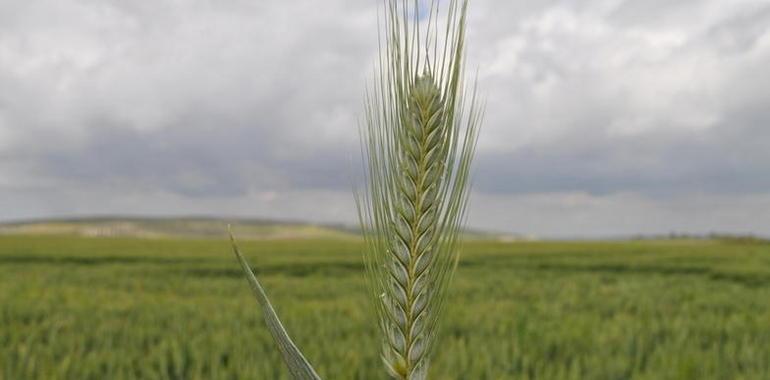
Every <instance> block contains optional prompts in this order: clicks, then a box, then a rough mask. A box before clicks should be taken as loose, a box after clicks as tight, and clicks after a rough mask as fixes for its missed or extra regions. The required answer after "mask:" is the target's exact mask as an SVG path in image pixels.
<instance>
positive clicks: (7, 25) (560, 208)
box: [0, 0, 770, 237]
mask: <svg viewBox="0 0 770 380" xmlns="http://www.w3.org/2000/svg"><path fill="white" fill-rule="evenodd" d="M378 4H379V2H378V1H377V0H324V1H323V2H319V1H318V0H280V1H279V0H216V1H215V0H139V1H118V0H112V1H110V0H29V1H13V0H0V220H17V219H26V218H38V217H49V216H72V215H98V214H138V215H191V214H192V215H201V214H205V215H223V216H249V217H264V218H282V219H303V220H310V221H329V222H347V223H354V221H355V211H354V206H353V198H352V195H351V188H352V183H353V182H354V181H355V177H356V175H355V173H356V170H357V168H358V167H359V165H360V156H359V153H358V152H359V148H358V134H357V119H358V117H359V116H360V115H361V108H362V107H361V105H362V93H363V89H364V86H365V84H366V82H367V80H368V78H369V77H370V73H371V71H372V65H373V62H374V60H375V57H376V54H377V52H376V39H377V31H376V25H377V24H376V18H377V7H378ZM468 27H469V36H468V44H469V50H468V54H469V64H470V66H471V69H473V70H475V69H476V68H477V69H478V73H479V86H480V88H481V90H482V92H483V94H484V96H485V97H486V99H487V103H488V105H487V117H486V123H485V125H484V126H483V130H482V132H481V136H480V141H479V150H478V156H477V161H476V166H475V171H474V192H473V195H472V208H471V211H470V224H471V226H472V227H475V228H483V229H491V230H497V231H508V232H519V233H525V234H532V235H537V236H546V237H567V236H585V237H591V236H614V235H625V234H635V233H665V232H669V231H677V232H697V233H704V232H710V231H724V232H734V233H756V234H762V235H770V72H769V71H768V68H770V0H730V1H725V0H702V1H698V0H679V1H668V0H644V1H642V0H625V1H623V0H548V1H523V0H486V1H485V0H475V1H472V2H471V9H470V19H469V26H468Z"/></svg>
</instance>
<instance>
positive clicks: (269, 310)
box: [227, 226, 321, 380]
mask: <svg viewBox="0 0 770 380" xmlns="http://www.w3.org/2000/svg"><path fill="white" fill-rule="evenodd" d="M227 232H228V233H229V235H230V243H231V244H232V247H233V253H234V254H235V257H236V258H237V259H238V262H239V263H240V264H241V268H242V269H243V271H244V272H245V274H246V279H247V281H248V282H249V286H250V287H251V290H252V291H253V293H254V297H255V298H256V299H257V303H259V305H260V306H261V308H262V315H263V317H264V319H265V324H266V325H267V328H268V330H269V331H270V335H272V337H273V341H274V342H275V344H276V346H278V350H279V351H280V352H281V356H282V358H283V361H284V363H286V366H287V367H288V369H289V373H291V376H292V378H293V379H295V380H321V377H319V376H318V374H317V373H316V371H315V369H313V366H312V365H310V362H309V361H308V360H307V359H306V358H305V356H304V355H303V354H302V352H301V351H300V350H299V348H297V345H295V344H294V341H292V340H291V337H290V336H289V334H288V332H286V329H285V328H284V327H283V323H281V320H280V319H279V318H278V315H277V314H276V312H275V309H273V305H272V304H271V303H270V299H269V298H268V297H267V293H265V289H264V288H263V287H262V284H261V283H260V282H259V280H257V276H255V275H254V272H253V271H252V270H251V267H250V266H249V263H248V261H246V258H245V257H243V254H241V251H240V249H239V248H238V244H237V243H236V242H235V237H234V236H233V231H232V230H231V229H230V226H227Z"/></svg>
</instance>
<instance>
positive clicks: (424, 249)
mask: <svg viewBox="0 0 770 380" xmlns="http://www.w3.org/2000/svg"><path fill="white" fill-rule="evenodd" d="M419 5H420V1H418V0H413V1H410V0H386V1H385V15H386V16H385V17H384V23H385V35H384V36H383V35H381V37H380V52H381V58H380V62H379V66H378V69H377V80H376V81H375V83H374V86H373V87H372V88H370V89H369V90H367V97H366V118H365V120H364V121H363V123H362V140H363V146H364V149H363V153H364V161H365V163H366V164H365V169H366V173H367V184H366V189H365V191H363V192H358V193H357V197H356V200H357V205H358V210H359V216H360V220H361V224H362V229H363V231H364V235H365V239H366V242H367V248H366V255H365V258H366V264H367V265H366V267H367V278H368V280H369V281H368V283H369V288H370V291H371V292H372V296H373V297H374V298H375V299H376V300H377V301H376V302H375V308H376V310H377V313H378V317H379V324H380V329H381V331H382V333H383V341H384V349H383V355H382V357H383V360H384V362H385V364H386V367H387V369H388V372H389V373H390V375H391V376H393V377H394V378H397V379H409V380H420V379H424V378H426V376H427V371H428V367H429V357H430V354H431V351H432V349H433V348H434V342H435V339H436V333H437V330H438V327H439V320H440V316H441V310H442V308H443V305H444V303H445V299H446V288H447V285H448V283H449V280H450V279H451V277H452V274H453V273H454V269H455V267H456V263H457V259H458V249H457V243H458V238H459V234H460V229H461V225H462V224H463V222H464V216H465V210H466V205H467V199H468V197H467V195H468V192H467V189H468V172H469V166H470V162H471V159H472V157H473V153H474V149H475V143H476V132H477V128H478V126H479V124H480V122H481V114H482V113H481V112H479V107H478V106H477V104H476V100H475V95H474V94H475V91H474V92H473V93H472V94H471V96H470V99H469V101H468V102H467V103H466V102H465V101H464V99H466V98H465V97H464V96H463V93H464V91H463V88H464V86H463V75H462V64H463V60H464V55H463V51H464V50H463V49H464V37H465V14H466V9H467V0H466V1H454V0H452V1H450V2H449V5H448V7H447V11H446V18H447V23H446V28H445V29H443V37H442V38H438V34H439V33H437V32H438V31H439V29H438V22H437V19H438V15H439V10H438V5H437V2H436V1H433V3H432V4H431V6H430V9H429V10H428V11H427V14H426V13H425V11H422V10H421V9H420V6H419ZM426 16H427V18H428V20H427V23H424V22H423V21H424V20H423V19H424V18H425V17H426ZM421 24H423V26H422V27H421Z"/></svg>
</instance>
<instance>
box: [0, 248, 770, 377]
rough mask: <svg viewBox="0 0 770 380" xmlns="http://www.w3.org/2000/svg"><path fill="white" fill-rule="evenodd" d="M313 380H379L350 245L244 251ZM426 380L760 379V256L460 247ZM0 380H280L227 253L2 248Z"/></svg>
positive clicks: (765, 370) (768, 295)
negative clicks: (315, 376)
mask: <svg viewBox="0 0 770 380" xmlns="http://www.w3.org/2000/svg"><path fill="white" fill-rule="evenodd" d="M242 248H243V250H244V251H245V253H246V254H247V256H248V257H249V259H250V260H251V261H252V264H253V265H254V266H255V267H256V268H257V271H258V273H259V275H260V276H261V278H262V279H263V282H264V285H265V286H266V287H267V289H268V292H269V293H270V294H271V297H272V299H273V302H274V303H275V304H276V305H277V309H278V312H279V314H280V315H281V317H282V319H283V320H284V323H285V324H286V325H287V328H288V330H289V331H290V333H291V334H292V335H293V336H294V338H295V341H296V342H297V343H298V345H299V346H300V347H301V348H302V350H303V351H304V352H305V354H306V355H307V356H308V358H309V359H310V360H311V362H313V364H314V365H315V367H316V369H318V371H319V373H320V374H321V375H322V377H324V378H325V379H332V380H334V379H384V378H385V377H384V375H383V373H384V371H383V366H382V364H381V363H380V360H379V358H378V349H379V347H378V343H377V340H376V338H375V329H374V327H375V326H373V325H372V321H373V320H374V319H373V317H372V316H370V315H369V312H368V304H367V300H366V298H365V295H366V292H365V290H364V288H363V284H364V283H363V273H362V271H363V266H362V263H361V259H360V256H359V251H360V249H361V245H360V243H358V242H357V241H356V240H351V239H348V240H339V241H334V240H291V241H252V242H244V243H243V247H242ZM450 302H451V305H450V307H449V309H448V310H447V313H448V316H447V319H446V320H445V334H444V336H443V338H442V340H441V342H440V344H439V345H438V347H439V349H438V352H437V356H436V358H435V360H434V362H433V365H432V369H431V375H432V376H431V378H433V379H655V380H661V379H770V245H769V244H767V243H761V242H753V241H740V240H733V241H726V240H722V241H694V240H693V241H683V240H682V241H647V242H601V243H591V242H580V243H575V242H569V243H567V242H531V243H493V242H489V243H485V242H472V243H468V244H466V246H465V250H464V253H463V258H462V262H461V264H460V267H459V269H458V275H457V277H456V281H455V283H454V285H453V287H452V296H451V301H450ZM0 378H2V379H4V380H17V379H139V378H142V379H286V378H287V374H286V372H285V371H284V368H283V365H282V363H281V361H280V358H279V356H278V354H277V352H276V351H275V350H274V348H273V345H272V342H271V341H270V337H269V334H268V332H267V331H266V329H265V328H264V327H263V325H262V322H261V319H260V315H259V314H258V309H257V306H256V303H255V302H254V300H253V299H252V297H251V294H250V293H249V289H248V286H247V284H246V282H245V280H244V279H243V277H242V275H241V272H240V270H239V268H238V265H237V264H236V261H235V259H234V258H233V256H232V255H231V253H230V251H229V246H228V244H227V242H226V241H225V240H200V239H198V240H152V239H128V238H126V239H120V238H78V237H64V236H58V237H57V236H47V237H41V236H23V237H21V236H2V237H0Z"/></svg>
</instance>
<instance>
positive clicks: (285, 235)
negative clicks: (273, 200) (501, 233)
mask: <svg viewBox="0 0 770 380" xmlns="http://www.w3.org/2000/svg"><path fill="white" fill-rule="evenodd" d="M228 224H231V225H232V228H233V232H235V234H236V235H237V236H238V238H239V239H252V240H260V239H294V238H297V239H309V238H330V239H331V238H348V239H350V238H356V237H357V236H358V234H357V231H355V230H354V229H352V228H349V227H345V226H335V225H320V224H311V223H302V222H281V221H270V220H258V219H225V218H207V217H193V218H130V217H97V218H78V219H51V220H35V221H25V222H14V223H2V224H0V234H6V235H8V234H22V235H75V236H90V237H138V238H216V237H226V235H227V225H228Z"/></svg>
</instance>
